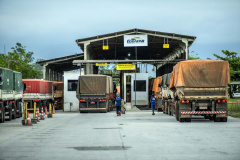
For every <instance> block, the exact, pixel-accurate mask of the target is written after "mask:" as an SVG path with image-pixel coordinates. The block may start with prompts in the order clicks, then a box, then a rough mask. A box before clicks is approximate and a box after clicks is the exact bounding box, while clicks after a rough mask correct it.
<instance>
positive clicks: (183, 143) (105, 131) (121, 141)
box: [0, 111, 240, 160]
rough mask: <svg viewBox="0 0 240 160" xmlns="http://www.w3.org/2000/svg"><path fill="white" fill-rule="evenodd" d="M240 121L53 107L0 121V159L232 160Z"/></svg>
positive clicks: (239, 154) (239, 143) (239, 142)
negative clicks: (35, 119)
mask: <svg viewBox="0 0 240 160" xmlns="http://www.w3.org/2000/svg"><path fill="white" fill-rule="evenodd" d="M239 135H240V119H235V118H232V117H229V118H228V122H226V123H225V122H213V121H209V120H205V119H203V118H196V119H193V120H192V122H191V123H187V122H184V123H179V122H177V121H176V120H175V118H174V117H171V116H168V115H165V114H163V113H162V112H159V113H156V115H154V116H153V115H151V111H129V112H126V114H125V115H122V116H121V117H117V116H116V115H115V112H114V111H112V112H110V113H88V114H80V113H79V112H75V113H69V112H62V111H57V113H56V114H54V115H53V118H47V119H45V120H42V121H41V122H39V123H38V124H34V125H33V126H22V124H21V119H19V118H18V119H15V120H12V121H6V122H5V123H1V124H0V160H8V159H17V160H28V159H31V160H38V159H39V160H40V159H41V160H48V159H49V160H50V159H51V160H52V159H58V160H65V159H66V160H75V159H78V160H79V159H83V160H88V159H91V160H115V159H119V160H125V159H127V160H160V159H161V160H164V159H166V160H179V159H184V160H197V159H199V160H203V159H204V160H207V159H211V160H215V159H217V160H226V159H227V160H232V159H234V160H236V159H240V149H239V148H240V137H239Z"/></svg>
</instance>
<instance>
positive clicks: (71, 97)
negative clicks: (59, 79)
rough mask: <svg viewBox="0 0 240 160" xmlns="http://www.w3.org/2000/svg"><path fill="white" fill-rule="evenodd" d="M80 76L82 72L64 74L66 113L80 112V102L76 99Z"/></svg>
mask: <svg viewBox="0 0 240 160" xmlns="http://www.w3.org/2000/svg"><path fill="white" fill-rule="evenodd" d="M79 75H80V71H66V72H64V111H70V112H72V111H79V100H78V99H77V98H76V89H77V83H78V77H79ZM81 75H83V72H82V73H81Z"/></svg>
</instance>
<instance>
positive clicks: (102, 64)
mask: <svg viewBox="0 0 240 160" xmlns="http://www.w3.org/2000/svg"><path fill="white" fill-rule="evenodd" d="M96 66H107V63H96Z"/></svg>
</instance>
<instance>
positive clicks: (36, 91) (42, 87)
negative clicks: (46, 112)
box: [22, 79, 54, 110]
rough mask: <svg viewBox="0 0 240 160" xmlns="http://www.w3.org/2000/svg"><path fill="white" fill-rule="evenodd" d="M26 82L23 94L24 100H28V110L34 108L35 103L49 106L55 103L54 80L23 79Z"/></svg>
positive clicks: (38, 105)
mask: <svg viewBox="0 0 240 160" xmlns="http://www.w3.org/2000/svg"><path fill="white" fill-rule="evenodd" d="M22 81H23V82H24V83H25V84H26V86H27V87H26V91H25V92H24V94H23V99H24V102H28V110H33V103H34V102H36V107H39V108H40V109H41V107H44V106H48V105H49V103H51V104H53V101H54V92H53V89H54V88H53V82H52V81H47V80H41V79H23V80H22Z"/></svg>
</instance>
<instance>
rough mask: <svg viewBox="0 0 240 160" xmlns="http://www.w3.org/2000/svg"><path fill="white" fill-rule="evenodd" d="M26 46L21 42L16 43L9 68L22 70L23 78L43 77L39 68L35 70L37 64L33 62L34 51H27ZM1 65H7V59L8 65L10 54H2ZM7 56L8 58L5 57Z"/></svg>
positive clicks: (11, 53)
mask: <svg viewBox="0 0 240 160" xmlns="http://www.w3.org/2000/svg"><path fill="white" fill-rule="evenodd" d="M25 48H26V47H25V46H22V44H21V43H16V46H15V47H12V48H11V49H12V50H13V51H12V52H8V54H9V69H11V70H14V71H18V72H22V75H23V78H41V77H38V76H39V75H41V73H40V71H39V70H35V64H31V63H32V62H33V60H34V57H33V54H34V53H33V52H26V49H25ZM1 56H2V57H1V59H0V66H1V67H5V60H6V64H7V66H8V56H7V55H1ZM5 58H6V59H5Z"/></svg>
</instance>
